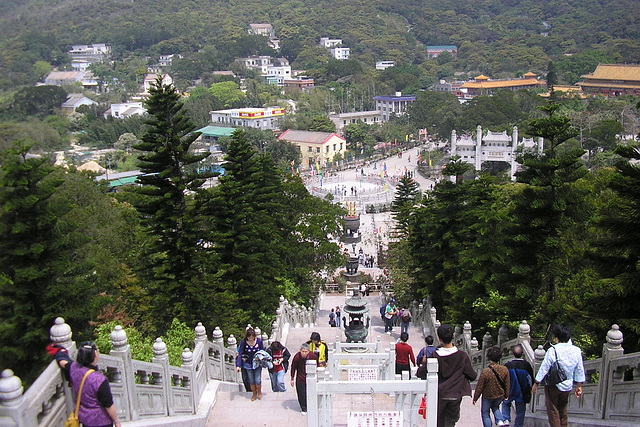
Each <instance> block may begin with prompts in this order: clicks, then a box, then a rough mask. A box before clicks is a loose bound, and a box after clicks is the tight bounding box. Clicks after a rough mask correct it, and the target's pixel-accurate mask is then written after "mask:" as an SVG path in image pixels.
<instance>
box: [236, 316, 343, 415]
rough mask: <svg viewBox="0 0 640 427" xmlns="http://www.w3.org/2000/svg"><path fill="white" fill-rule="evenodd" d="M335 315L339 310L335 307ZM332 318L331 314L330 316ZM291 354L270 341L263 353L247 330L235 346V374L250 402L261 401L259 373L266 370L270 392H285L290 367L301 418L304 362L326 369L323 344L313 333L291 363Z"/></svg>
mask: <svg viewBox="0 0 640 427" xmlns="http://www.w3.org/2000/svg"><path fill="white" fill-rule="evenodd" d="M336 308H337V309H338V311H339V309H340V308H339V307H336ZM334 315H335V313H334ZM290 359H291V353H290V352H289V350H288V349H287V348H286V347H285V346H283V345H282V344H281V343H280V342H279V341H274V342H272V343H271V345H270V346H269V347H268V348H267V349H266V350H265V349H264V345H263V343H262V340H261V339H260V338H259V337H256V333H255V331H254V330H253V328H248V329H247V330H246V332H245V336H244V339H243V340H242V341H241V342H240V345H239V346H238V356H237V358H236V370H237V371H238V372H242V381H243V383H244V385H245V390H246V391H247V392H249V391H251V392H252V393H253V394H252V395H251V400H252V401H255V400H256V399H258V400H260V399H262V369H263V368H267V369H268V371H269V377H270V378H271V391H273V392H274V393H282V392H285V391H286V387H285V374H286V372H287V371H288V370H289V366H291V387H293V386H294V385H295V388H296V394H297V396H298V403H299V404H300V409H301V411H302V413H303V414H306V413H307V370H306V369H307V368H306V364H307V360H317V363H318V366H319V367H326V366H327V343H325V342H324V341H322V338H321V337H320V334H319V333H318V332H313V333H312V334H311V337H310V338H309V340H308V341H307V342H305V343H303V344H302V345H300V348H299V351H298V352H297V353H296V354H295V355H294V356H293V359H291V363H289V360H290Z"/></svg>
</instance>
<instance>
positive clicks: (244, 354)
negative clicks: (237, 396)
mask: <svg viewBox="0 0 640 427" xmlns="http://www.w3.org/2000/svg"><path fill="white" fill-rule="evenodd" d="M259 350H264V345H263V344H262V340H261V339H260V338H258V337H256V331H254V330H253V328H248V329H247V331H246V332H245V333H244V339H243V340H242V341H241V342H240V345H239V346H238V357H237V358H236V371H237V372H240V371H241V370H242V379H243V381H244V380H245V379H246V382H247V383H248V384H249V386H250V387H251V391H252V392H253V395H252V396H251V400H252V401H254V400H256V398H258V399H262V367H261V366H260V365H258V366H257V367H255V368H254V367H253V356H255V354H256V353H257V352H258V351H259Z"/></svg>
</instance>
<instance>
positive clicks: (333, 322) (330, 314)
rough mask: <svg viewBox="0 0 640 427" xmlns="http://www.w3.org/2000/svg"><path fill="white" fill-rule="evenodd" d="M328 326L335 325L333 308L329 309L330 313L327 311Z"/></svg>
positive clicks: (333, 326)
mask: <svg viewBox="0 0 640 427" xmlns="http://www.w3.org/2000/svg"><path fill="white" fill-rule="evenodd" d="M329 326H331V327H332V328H335V327H336V313H335V312H334V309H333V308H332V309H331V313H329Z"/></svg>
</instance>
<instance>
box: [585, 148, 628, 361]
mask: <svg viewBox="0 0 640 427" xmlns="http://www.w3.org/2000/svg"><path fill="white" fill-rule="evenodd" d="M616 152H617V153H618V154H620V155H621V156H623V158H624V160H623V161H620V162H619V163H618V164H617V165H616V172H617V173H616V174H615V175H614V176H613V177H612V178H611V180H610V182H609V185H608V186H609V188H610V189H612V190H613V191H614V192H615V194H617V196H618V199H617V200H615V201H614V202H613V203H612V204H611V205H612V206H611V207H610V208H609V209H608V212H607V213H606V214H605V215H604V216H603V217H602V218H601V219H600V221H599V225H600V226H601V227H603V229H604V231H605V232H606V235H605V237H603V238H601V239H600V240H599V241H597V242H596V245H595V247H596V248H598V251H597V252H596V254H595V258H596V260H597V261H598V263H597V266H598V269H599V272H600V274H601V275H602V277H603V281H602V287H601V289H600V290H599V291H598V292H596V293H593V294H590V298H589V302H590V303H591V304H592V308H593V310H592V311H593V312H595V313H596V316H597V317H598V318H601V319H603V321H604V322H605V324H606V325H605V326H607V325H608V326H610V325H611V323H617V324H619V325H620V327H621V328H622V329H623V330H624V331H625V348H627V349H630V350H631V349H633V350H637V348H638V347H639V346H640V341H639V338H640V316H639V312H638V307H637V301H638V298H639V296H640V238H639V236H640V167H638V165H637V164H635V163H632V161H635V160H637V159H640V150H639V149H638V147H637V146H620V147H618V149H617V150H616Z"/></svg>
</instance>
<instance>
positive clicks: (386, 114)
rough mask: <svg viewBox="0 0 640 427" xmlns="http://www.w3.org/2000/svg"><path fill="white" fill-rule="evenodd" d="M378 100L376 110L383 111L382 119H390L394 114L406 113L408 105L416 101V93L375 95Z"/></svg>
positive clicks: (384, 120)
mask: <svg viewBox="0 0 640 427" xmlns="http://www.w3.org/2000/svg"><path fill="white" fill-rule="evenodd" d="M373 99H374V100H375V101H376V110H377V111H380V112H381V113H382V121H383V122H386V121H388V120H389V119H390V118H391V116H392V115H396V116H401V115H402V114H404V112H405V110H406V109H407V106H409V104H411V103H412V102H415V100H416V96H415V95H403V94H402V92H396V94H395V95H385V96H374V97H373Z"/></svg>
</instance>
